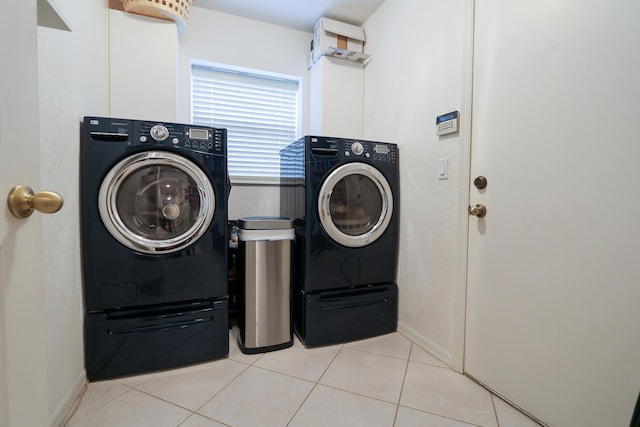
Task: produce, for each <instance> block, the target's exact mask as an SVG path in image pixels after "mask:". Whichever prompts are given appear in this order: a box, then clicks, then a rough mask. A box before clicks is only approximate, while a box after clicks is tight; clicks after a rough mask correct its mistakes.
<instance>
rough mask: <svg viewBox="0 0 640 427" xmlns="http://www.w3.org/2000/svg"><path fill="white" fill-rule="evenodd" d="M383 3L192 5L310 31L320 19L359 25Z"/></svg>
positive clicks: (282, 0) (231, 1) (233, 1)
mask: <svg viewBox="0 0 640 427" xmlns="http://www.w3.org/2000/svg"><path fill="white" fill-rule="evenodd" d="M383 2H384V0H194V3H193V5H194V6H197V7H202V8H205V9H211V10H216V11H219V12H224V13H229V14H232V15H238V16H243V17H245V18H251V19H256V20H259V21H264V22H269V23H271V24H276V25H281V26H284V27H288V28H294V29H296V30H302V31H308V32H312V31H313V25H314V24H315V22H316V21H317V20H318V18H320V17H327V18H332V19H336V20H338V21H342V22H346V23H349V24H353V25H358V26H360V25H362V24H363V23H364V22H365V21H366V20H367V18H368V17H369V16H371V14H372V13H373V12H375V10H376V9H377V8H378V7H379V6H380V5H381V4H382V3H383Z"/></svg>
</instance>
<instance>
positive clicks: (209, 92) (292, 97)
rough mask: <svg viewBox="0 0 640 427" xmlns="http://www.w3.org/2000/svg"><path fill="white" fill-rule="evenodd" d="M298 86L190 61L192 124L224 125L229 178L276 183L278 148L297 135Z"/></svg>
mask: <svg viewBox="0 0 640 427" xmlns="http://www.w3.org/2000/svg"><path fill="white" fill-rule="evenodd" d="M298 87H299V81H298V80H295V79H286V78H277V77H272V76H269V75H259V74H257V73H248V72H242V71H236V70H230V69H224V68H217V67H209V66H203V65H197V64H193V65H192V67H191V105H192V121H193V124H198V125H206V126H213V127H218V128H226V129H227V155H228V165H229V175H230V176H231V180H232V181H233V182H237V183H241V182H248V183H252V182H258V183H275V182H278V179H279V176H280V149H281V148H283V147H285V146H287V145H288V144H290V143H291V142H293V141H295V139H296V131H297V129H298Z"/></svg>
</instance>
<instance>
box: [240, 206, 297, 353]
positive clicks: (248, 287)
mask: <svg viewBox="0 0 640 427" xmlns="http://www.w3.org/2000/svg"><path fill="white" fill-rule="evenodd" d="M294 235H295V234H294V229H293V221H292V220H291V219H289V218H281V217H247V218H240V219H239V220H238V238H239V247H238V255H239V270H240V286H239V287H238V308H239V313H238V331H237V341H238V346H239V347H240V350H241V351H242V352H243V353H247V354H254V353H264V352H268V351H274V350H280V349H283V348H287V347H291V346H292V345H293V331H292V323H291V250H292V249H291V246H292V241H293V239H294Z"/></svg>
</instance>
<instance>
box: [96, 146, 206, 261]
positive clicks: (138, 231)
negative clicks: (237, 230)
mask: <svg viewBox="0 0 640 427" xmlns="http://www.w3.org/2000/svg"><path fill="white" fill-rule="evenodd" d="M215 206H216V204H215V194H214V190H213V186H212V185H211V181H210V180H209V178H208V177H207V175H206V174H205V173H204V172H203V171H202V169H200V168H199V167H198V166H197V165H196V164H195V163H193V162H191V161H190V160H188V159H186V158H184V157H182V156H179V155H177V154H173V153H170V152H165V151H146V152H142V153H138V154H134V155H132V156H129V157H127V158H125V159H123V160H122V161H120V162H119V163H117V164H116V165H115V166H114V167H113V168H112V169H111V170H110V171H109V172H108V173H107V175H106V177H105V179H104V180H103V181H102V185H101V186H100V192H99V193H98V209H99V211H100V218H101V219H102V222H103V223H104V225H105V227H106V228H107V230H108V231H109V233H111V235H112V236H113V237H114V238H115V239H116V240H118V241H119V242H120V243H122V244H123V245H125V246H127V247H128V248H130V249H133V250H134V251H137V252H142V253H146V254H167V253H172V252H176V251H179V250H181V249H184V248H186V247H187V246H189V245H191V244H192V243H194V242H195V241H196V240H197V239H198V238H199V237H200V236H202V235H203V234H204V233H205V231H206V230H207V228H208V227H209V225H210V224H211V221H212V219H213V215H214V212H215Z"/></svg>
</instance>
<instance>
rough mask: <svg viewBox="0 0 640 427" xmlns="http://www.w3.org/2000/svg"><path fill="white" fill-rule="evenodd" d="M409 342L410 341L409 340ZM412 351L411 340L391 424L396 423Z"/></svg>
mask: <svg viewBox="0 0 640 427" xmlns="http://www.w3.org/2000/svg"><path fill="white" fill-rule="evenodd" d="M410 342H411V341H410ZM412 351H413V342H411V346H410V347H409V354H408V355H407V360H406V362H407V364H406V365H405V367H404V375H403V376H402V385H401V386H400V395H399V396H398V403H397V404H396V412H395V414H393V424H391V425H392V426H395V425H396V422H397V420H398V412H399V411H400V402H401V401H402V392H403V391H404V383H405V381H406V380H407V372H409V360H411V352H412Z"/></svg>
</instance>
